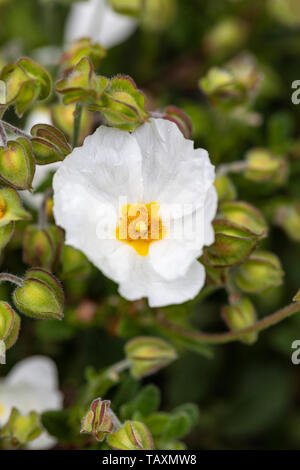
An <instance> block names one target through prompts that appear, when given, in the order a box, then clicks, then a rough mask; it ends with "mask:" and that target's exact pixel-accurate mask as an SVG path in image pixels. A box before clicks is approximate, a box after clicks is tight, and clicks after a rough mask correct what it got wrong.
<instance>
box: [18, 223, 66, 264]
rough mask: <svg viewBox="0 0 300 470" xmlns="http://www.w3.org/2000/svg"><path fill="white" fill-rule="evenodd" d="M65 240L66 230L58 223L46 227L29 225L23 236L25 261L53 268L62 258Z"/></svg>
mask: <svg viewBox="0 0 300 470" xmlns="http://www.w3.org/2000/svg"><path fill="white" fill-rule="evenodd" d="M63 242H64V232H63V230H62V229H61V228H60V227H57V226H56V225H49V226H47V227H46V228H44V229H42V228H40V227H39V226H37V225H28V226H27V227H26V229H25V233H24V238H23V260H24V263H26V264H29V265H30V266H41V267H42V268H45V269H50V270H51V269H53V268H54V267H55V266H56V265H57V264H58V262H59V260H60V257H61V252H62V246H63Z"/></svg>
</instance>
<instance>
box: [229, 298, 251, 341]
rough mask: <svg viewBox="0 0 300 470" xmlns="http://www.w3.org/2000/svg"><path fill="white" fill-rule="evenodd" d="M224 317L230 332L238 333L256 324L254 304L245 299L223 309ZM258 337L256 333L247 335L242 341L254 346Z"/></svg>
mask: <svg viewBox="0 0 300 470" xmlns="http://www.w3.org/2000/svg"><path fill="white" fill-rule="evenodd" d="M222 317H223V319H224V321H225V323H226V325H227V326H228V328H229V329H230V330H232V331H238V330H242V329H243V328H247V327H249V326H252V325H253V324H254V323H255V321H256V312H255V308H254V306H253V304H252V302H250V300H249V299H247V298H246V297H245V298H241V299H239V300H238V301H237V302H234V303H233V304H232V305H226V306H225V307H223V309H222ZM257 336H258V335H257V333H256V332H253V333H247V334H245V335H244V336H243V339H242V340H241V341H243V342H244V343H248V344H252V343H254V342H255V341H256V340H257Z"/></svg>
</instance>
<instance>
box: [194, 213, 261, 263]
mask: <svg viewBox="0 0 300 470" xmlns="http://www.w3.org/2000/svg"><path fill="white" fill-rule="evenodd" d="M213 226H214V230H215V241H214V243H213V245H211V246H210V247H207V248H205V250H204V252H203V258H204V261H205V263H207V264H208V265H210V266H214V267H227V266H234V265H236V264H240V263H241V262H243V260H245V259H246V258H247V257H248V256H249V255H250V253H252V251H253V250H254V248H255V247H256V245H257V241H258V238H257V236H256V235H254V234H253V233H252V232H251V231H250V230H248V229H246V228H242V227H240V226H238V225H236V224H234V223H233V222H230V221H228V220H215V221H214V222H213Z"/></svg>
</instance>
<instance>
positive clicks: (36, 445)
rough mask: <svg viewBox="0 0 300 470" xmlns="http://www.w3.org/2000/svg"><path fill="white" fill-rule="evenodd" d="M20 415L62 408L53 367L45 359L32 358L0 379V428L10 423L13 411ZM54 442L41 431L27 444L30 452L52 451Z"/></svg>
mask: <svg viewBox="0 0 300 470" xmlns="http://www.w3.org/2000/svg"><path fill="white" fill-rule="evenodd" d="M14 407H15V408H17V409H18V411H19V412H20V413H22V414H27V413H30V412H31V411H35V412H37V413H42V412H43V411H46V410H58V409H61V408H62V394H61V392H60V391H59V390H58V379H57V370H56V366H55V363H54V362H53V361H52V360H51V359H49V358H47V357H44V356H32V357H29V358H27V359H24V360H23V361H20V362H18V363H17V364H16V365H15V366H14V367H13V369H12V370H11V371H10V372H9V374H8V375H7V376H6V377H5V378H1V379H0V427H2V426H4V425H5V424H6V422H7V421H8V419H9V416H10V414H11V411H12V409H13V408H14ZM54 444H55V439H54V438H53V437H51V436H50V435H49V434H48V433H47V432H46V431H44V432H43V433H42V434H41V435H40V436H39V437H38V438H37V439H35V440H34V441H32V442H30V443H29V444H28V446H27V447H28V448H31V449H48V448H51V447H53V445H54Z"/></svg>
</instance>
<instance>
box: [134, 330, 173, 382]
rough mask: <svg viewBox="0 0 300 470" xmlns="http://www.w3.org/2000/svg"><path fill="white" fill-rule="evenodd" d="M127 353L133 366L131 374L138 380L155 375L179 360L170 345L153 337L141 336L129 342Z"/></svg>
mask: <svg viewBox="0 0 300 470" xmlns="http://www.w3.org/2000/svg"><path fill="white" fill-rule="evenodd" d="M125 353H126V357H127V359H128V360H129V361H130V364H131V367H130V372H131V374H132V375H133V376H134V377H137V378H140V377H145V376H147V375H150V374H153V373H154V372H156V371H158V370H159V369H162V368H163V367H166V366H167V365H169V364H170V363H171V362H173V361H174V360H175V359H177V354H176V351H175V349H174V348H173V347H172V346H171V345H170V344H169V343H167V342H166V341H164V340H162V339H160V338H152V337H143V336H141V337H138V338H134V339H132V340H130V341H128V343H126V346H125Z"/></svg>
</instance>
